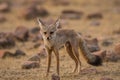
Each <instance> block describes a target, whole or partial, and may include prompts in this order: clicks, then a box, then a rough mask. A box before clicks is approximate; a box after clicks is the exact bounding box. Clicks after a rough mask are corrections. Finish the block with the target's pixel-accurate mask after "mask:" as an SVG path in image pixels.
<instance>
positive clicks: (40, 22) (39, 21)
mask: <svg viewBox="0 0 120 80" xmlns="http://www.w3.org/2000/svg"><path fill="white" fill-rule="evenodd" d="M37 21H38V23H39V26H40V29H43V28H44V27H45V24H44V23H43V22H42V20H40V19H39V18H37Z"/></svg>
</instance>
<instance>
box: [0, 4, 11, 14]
mask: <svg viewBox="0 0 120 80" xmlns="http://www.w3.org/2000/svg"><path fill="white" fill-rule="evenodd" d="M8 11H10V6H9V4H8V3H7V2H3V3H0V12H8Z"/></svg>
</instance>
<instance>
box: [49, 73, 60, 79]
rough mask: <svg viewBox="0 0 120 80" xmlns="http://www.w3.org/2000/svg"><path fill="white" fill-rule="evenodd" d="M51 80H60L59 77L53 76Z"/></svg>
mask: <svg viewBox="0 0 120 80" xmlns="http://www.w3.org/2000/svg"><path fill="white" fill-rule="evenodd" d="M51 80H60V77H59V75H55V74H52V78H51Z"/></svg>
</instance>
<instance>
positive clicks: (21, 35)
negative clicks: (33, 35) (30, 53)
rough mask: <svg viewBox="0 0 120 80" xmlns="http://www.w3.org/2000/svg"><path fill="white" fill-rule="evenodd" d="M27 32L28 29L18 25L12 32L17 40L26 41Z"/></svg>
mask: <svg viewBox="0 0 120 80" xmlns="http://www.w3.org/2000/svg"><path fill="white" fill-rule="evenodd" d="M28 32H29V30H28V29H27V28H26V27H25V26H18V27H17V28H16V30H15V32H14V35H15V37H16V39H17V40H19V41H27V40H28V37H29V35H28Z"/></svg>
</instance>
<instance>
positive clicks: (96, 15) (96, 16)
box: [87, 13, 103, 19]
mask: <svg viewBox="0 0 120 80" xmlns="http://www.w3.org/2000/svg"><path fill="white" fill-rule="evenodd" d="M102 18H103V15H102V13H91V14H89V15H88V16H87V19H102Z"/></svg>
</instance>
